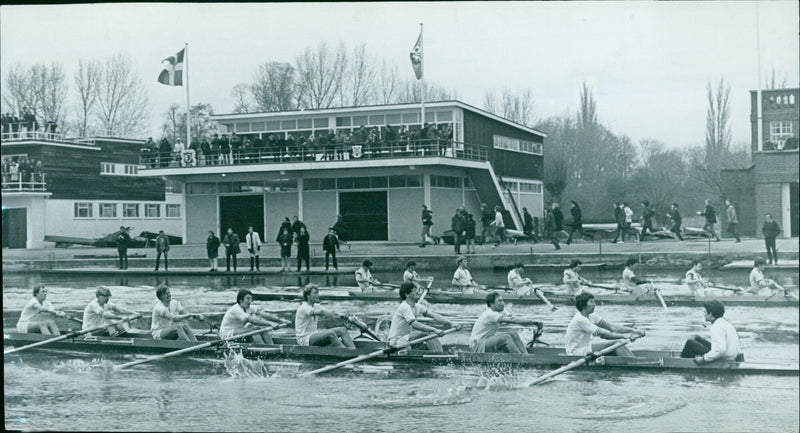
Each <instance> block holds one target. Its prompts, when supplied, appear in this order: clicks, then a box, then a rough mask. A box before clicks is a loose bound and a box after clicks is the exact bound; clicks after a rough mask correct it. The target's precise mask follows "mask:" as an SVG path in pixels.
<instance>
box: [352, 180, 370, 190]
mask: <svg viewBox="0 0 800 433" xmlns="http://www.w3.org/2000/svg"><path fill="white" fill-rule="evenodd" d="M370 187H371V185H370V181H369V178H368V177H356V178H353V188H361V189H363V188H370Z"/></svg>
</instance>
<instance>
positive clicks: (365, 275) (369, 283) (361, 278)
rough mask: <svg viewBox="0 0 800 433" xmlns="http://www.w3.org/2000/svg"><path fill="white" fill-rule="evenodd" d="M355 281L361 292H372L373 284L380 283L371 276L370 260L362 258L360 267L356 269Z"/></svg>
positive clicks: (377, 284) (373, 289)
mask: <svg viewBox="0 0 800 433" xmlns="http://www.w3.org/2000/svg"><path fill="white" fill-rule="evenodd" d="M356 283H358V287H359V288H360V289H361V291H362V292H374V291H375V286H379V285H380V284H381V282H380V281H378V280H376V279H375V278H372V260H370V259H364V261H363V262H361V267H360V268H358V269H356Z"/></svg>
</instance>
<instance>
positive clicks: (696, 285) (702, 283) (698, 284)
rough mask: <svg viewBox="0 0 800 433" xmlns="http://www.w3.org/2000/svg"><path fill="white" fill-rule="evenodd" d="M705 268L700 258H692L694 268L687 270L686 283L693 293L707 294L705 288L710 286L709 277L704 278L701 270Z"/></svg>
mask: <svg viewBox="0 0 800 433" xmlns="http://www.w3.org/2000/svg"><path fill="white" fill-rule="evenodd" d="M702 270H703V263H701V262H700V260H697V259H695V260H692V268H691V269H689V270H688V271H686V276H685V277H684V283H686V285H687V286H688V287H689V289H691V290H692V293H694V294H695V295H698V296H704V295H705V289H706V287H707V286H708V278H703V277H702V276H701V275H700V271H702Z"/></svg>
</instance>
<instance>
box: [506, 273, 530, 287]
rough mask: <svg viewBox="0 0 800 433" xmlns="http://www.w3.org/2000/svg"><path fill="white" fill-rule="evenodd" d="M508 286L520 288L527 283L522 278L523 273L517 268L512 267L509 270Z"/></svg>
mask: <svg viewBox="0 0 800 433" xmlns="http://www.w3.org/2000/svg"><path fill="white" fill-rule="evenodd" d="M507 279H508V287H510V288H512V289H519V288H521V287H524V286H525V285H526V284H528V283H526V282H525V279H524V278H522V275H520V274H519V272H518V271H517V270H516V269H512V270H510V271H508V278H507Z"/></svg>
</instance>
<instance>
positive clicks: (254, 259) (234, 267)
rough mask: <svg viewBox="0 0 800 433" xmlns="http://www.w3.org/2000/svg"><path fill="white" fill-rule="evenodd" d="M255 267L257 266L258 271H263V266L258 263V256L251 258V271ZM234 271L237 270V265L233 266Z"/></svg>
mask: <svg viewBox="0 0 800 433" xmlns="http://www.w3.org/2000/svg"><path fill="white" fill-rule="evenodd" d="M253 265H255V266H256V270H261V264H260V263H259V262H258V256H250V270H251V271H252V270H253ZM233 270H236V264H235V263H234V265H233Z"/></svg>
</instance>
